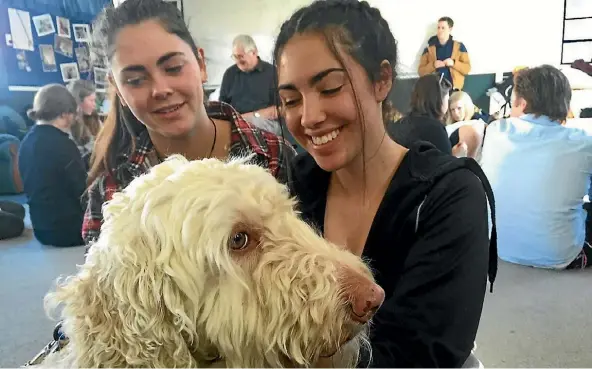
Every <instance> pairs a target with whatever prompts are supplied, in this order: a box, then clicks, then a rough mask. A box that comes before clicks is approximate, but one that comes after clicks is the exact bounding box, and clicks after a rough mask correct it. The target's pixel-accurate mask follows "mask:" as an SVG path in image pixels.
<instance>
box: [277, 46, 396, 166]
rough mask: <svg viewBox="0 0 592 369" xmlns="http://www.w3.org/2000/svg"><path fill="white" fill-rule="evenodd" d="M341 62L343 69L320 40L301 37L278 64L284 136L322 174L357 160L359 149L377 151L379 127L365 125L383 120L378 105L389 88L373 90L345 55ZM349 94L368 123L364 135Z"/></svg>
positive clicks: (366, 79)
mask: <svg viewBox="0 0 592 369" xmlns="http://www.w3.org/2000/svg"><path fill="white" fill-rule="evenodd" d="M342 56H343V58H344V61H345V65H341V64H340V63H339V61H338V60H337V59H336V58H335V56H334V55H333V54H332V53H331V51H330V50H329V49H328V48H327V46H326V43H325V39H324V38H323V37H322V36H319V35H316V34H305V35H296V36H294V37H293V38H291V39H290V41H288V43H287V44H286V45H285V46H284V49H283V51H282V53H281V55H280V58H279V62H278V82H279V94H280V99H281V102H282V109H283V113H284V116H285V119H286V125H287V127H288V130H289V131H290V133H291V134H292V135H293V136H294V138H295V139H296V141H298V143H299V144H300V145H301V146H302V147H303V148H304V149H305V150H306V151H308V152H309V153H310V154H311V155H312V157H313V158H314V159H315V161H316V162H317V164H318V165H319V166H320V167H321V168H323V169H324V170H326V171H335V170H338V169H341V168H343V167H345V166H347V165H348V164H350V163H351V162H352V161H353V160H355V159H358V158H359V157H360V155H361V153H362V148H363V147H365V148H369V147H372V146H375V147H377V145H378V144H379V142H380V139H381V138H382V137H383V136H380V134H381V133H380V132H382V134H384V126H383V125H382V122H381V123H380V124H370V122H377V121H381V120H382V119H381V115H380V102H381V101H383V100H384V99H385V98H386V95H388V92H389V90H390V87H391V84H388V89H387V88H386V87H384V84H383V87H375V85H380V84H372V83H371V82H370V80H369V79H368V76H367V74H366V72H365V71H364V69H363V68H362V66H361V65H359V64H358V63H356V62H355V61H354V60H353V59H352V58H351V57H350V56H349V55H347V54H346V53H343V54H342ZM344 68H346V69H347V71H348V73H349V76H350V77H351V80H350V79H348V74H347V73H346V72H345V69H344ZM388 78H390V77H388ZM353 89H355V91H356V95H357V98H358V101H359V105H360V107H361V108H362V111H361V112H360V113H361V114H363V116H364V121H365V122H367V124H366V125H365V127H364V128H365V134H364V135H362V126H361V125H362V122H360V120H359V117H358V115H359V114H358V108H357V105H356V99H355V97H354V93H353ZM363 140H365V142H364V144H363V143H362V141H363ZM377 142H378V143H377Z"/></svg>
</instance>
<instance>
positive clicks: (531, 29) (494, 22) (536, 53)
mask: <svg viewBox="0 0 592 369" xmlns="http://www.w3.org/2000/svg"><path fill="white" fill-rule="evenodd" d="M590 1H592V0H590ZM310 2H311V1H310V0H243V1H242V2H239V1H238V0H184V7H185V16H186V18H187V20H188V22H189V27H190V29H191V32H192V34H193V36H194V38H195V39H196V41H197V42H198V43H199V45H200V46H201V47H203V48H204V50H205V53H206V58H207V59H208V75H209V80H208V84H212V85H216V84H219V83H220V81H221V78H222V74H223V73H224V70H225V69H226V68H227V67H228V66H230V65H231V64H232V60H231V58H230V55H231V42H232V38H233V37H234V36H236V35H237V34H239V33H247V34H251V35H252V36H253V37H254V38H255V40H256V41H257V43H258V46H259V49H260V52H261V56H262V58H263V59H264V60H268V61H269V60H270V54H271V49H272V47H273V38H274V37H275V36H276V35H277V33H278V31H279V26H280V25H281V23H282V22H283V21H284V20H285V19H287V18H288V17H289V16H290V15H291V14H292V13H293V12H294V11H295V10H296V9H297V8H299V7H300V6H302V5H306V4H308V3H310ZM369 2H370V3H371V4H372V5H374V6H376V7H378V8H379V9H380V10H381V12H382V14H383V17H384V18H385V19H387V21H388V22H389V25H390V27H391V30H392V32H393V34H394V35H395V38H396V39H397V41H398V44H399V55H400V57H399V73H400V74H401V75H403V76H405V75H415V74H416V71H417V64H418V61H419V56H420V55H421V52H422V51H423V48H424V47H425V44H426V41H427V39H428V38H429V37H430V36H431V35H433V34H435V28H436V22H437V20H438V18H439V17H441V16H449V17H451V18H452V19H454V22H455V27H454V31H453V35H454V37H455V39H457V40H460V41H462V42H463V43H464V44H465V45H466V47H467V49H468V51H469V54H470V57H471V60H472V65H473V70H472V72H471V73H472V74H480V73H496V72H503V71H509V70H512V69H513V68H514V67H516V66H521V65H537V64H543V63H548V64H554V65H558V64H559V63H560V58H561V39H562V35H561V33H562V29H563V4H564V2H563V0H544V1H541V0H447V1H444V0H369Z"/></svg>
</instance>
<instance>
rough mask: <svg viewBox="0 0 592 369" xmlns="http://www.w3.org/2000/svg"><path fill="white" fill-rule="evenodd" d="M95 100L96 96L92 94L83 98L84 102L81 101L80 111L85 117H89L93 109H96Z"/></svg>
mask: <svg viewBox="0 0 592 369" xmlns="http://www.w3.org/2000/svg"><path fill="white" fill-rule="evenodd" d="M96 100H97V95H96V94H94V93H93V94H90V95H88V96H87V97H85V98H84V100H82V103H81V104H80V109H81V110H82V113H84V114H85V115H91V114H92V113H94V111H95V109H96V108H97V102H96Z"/></svg>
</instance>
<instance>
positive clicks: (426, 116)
mask: <svg viewBox="0 0 592 369" xmlns="http://www.w3.org/2000/svg"><path fill="white" fill-rule="evenodd" d="M450 87H451V86H450V84H449V83H448V81H446V80H445V79H443V78H441V77H438V76H437V75H435V74H428V75H427V76H423V77H420V78H419V79H418V80H417V82H416V83H415V86H414V87H413V92H411V102H410V109H409V114H408V115H407V116H405V117H403V118H401V119H399V120H398V121H396V122H394V123H389V124H388V125H387V132H388V134H389V136H390V137H391V138H392V139H393V140H394V141H395V142H397V143H398V144H400V145H402V146H405V147H410V146H411V145H413V143H415V142H416V141H426V142H429V143H431V144H432V145H434V146H435V147H436V148H437V149H438V150H440V151H442V152H444V153H447V154H451V153H452V147H451V145H450V141H449V139H448V134H447V133H446V129H445V128H444V123H443V120H444V116H445V115H446V111H447V110H448V96H449V91H450Z"/></svg>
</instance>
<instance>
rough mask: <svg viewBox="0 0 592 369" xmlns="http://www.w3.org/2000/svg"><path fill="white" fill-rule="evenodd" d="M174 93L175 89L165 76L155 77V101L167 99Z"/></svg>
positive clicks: (153, 84)
mask: <svg viewBox="0 0 592 369" xmlns="http://www.w3.org/2000/svg"><path fill="white" fill-rule="evenodd" d="M172 93H173V89H172V88H171V86H170V85H169V83H168V80H167V78H166V77H164V76H156V77H153V81H152V97H154V98H155V99H163V98H167V97H168V96H169V95H171V94H172Z"/></svg>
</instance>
